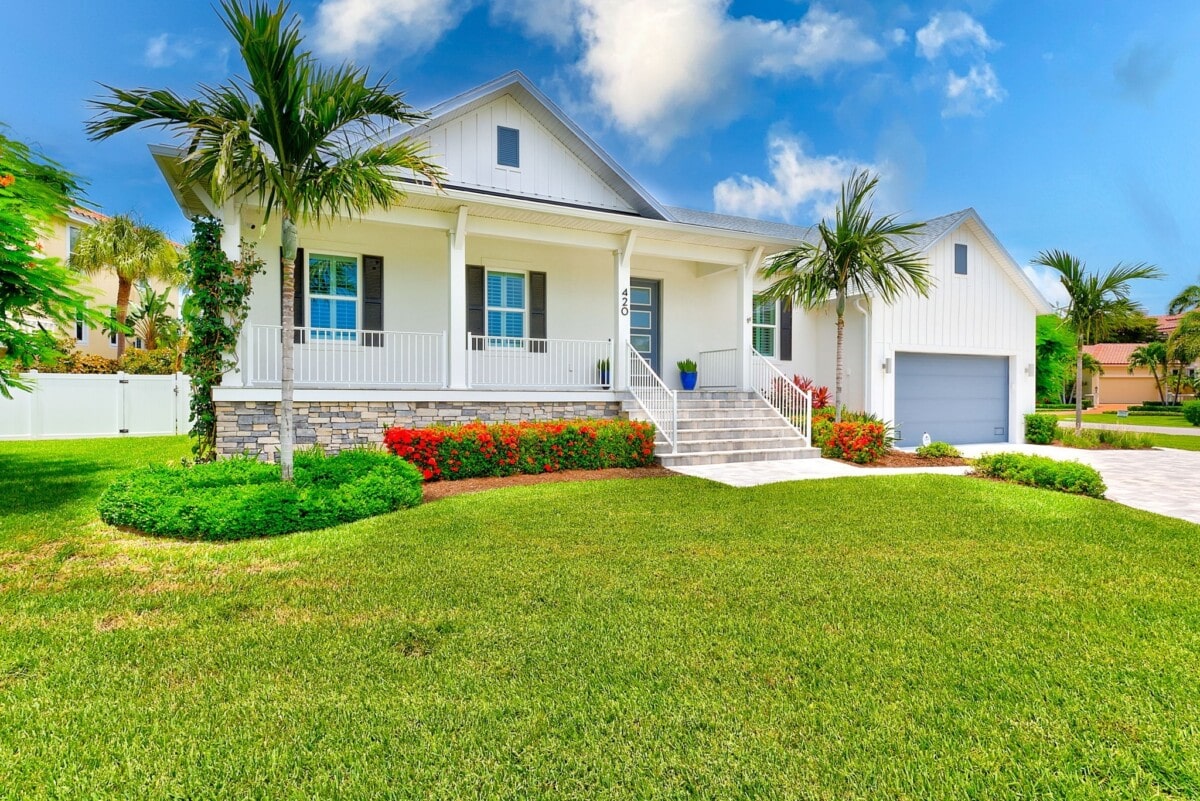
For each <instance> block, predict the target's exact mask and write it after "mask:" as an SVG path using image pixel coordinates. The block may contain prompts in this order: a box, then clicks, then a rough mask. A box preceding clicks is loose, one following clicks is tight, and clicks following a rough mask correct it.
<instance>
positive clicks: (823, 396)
mask: <svg viewBox="0 0 1200 801" xmlns="http://www.w3.org/2000/svg"><path fill="white" fill-rule="evenodd" d="M792 383H793V384H795V385H796V386H797V387H799V388H800V389H801V390H803V391H804V392H811V393H812V407H813V411H817V410H819V409H824V408H825V407H826V406H828V405H829V403H830V397H829V387H823V386H817V384H816V382H815V381H813V380H812V379H811V378H807V377H806V376H802V375H793V376H792Z"/></svg>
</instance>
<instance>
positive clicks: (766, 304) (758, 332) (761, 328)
mask: <svg viewBox="0 0 1200 801" xmlns="http://www.w3.org/2000/svg"><path fill="white" fill-rule="evenodd" d="M778 308H779V304H777V303H776V302H775V301H773V300H763V299H762V298H755V299H754V316H753V321H754V325H753V329H752V336H751V341H752V342H753V343H754V349H755V350H756V351H758V352H759V353H761V354H762V355H763V356H770V357H772V358H773V357H774V356H775V340H776V339H777V338H778V331H779V314H778Z"/></svg>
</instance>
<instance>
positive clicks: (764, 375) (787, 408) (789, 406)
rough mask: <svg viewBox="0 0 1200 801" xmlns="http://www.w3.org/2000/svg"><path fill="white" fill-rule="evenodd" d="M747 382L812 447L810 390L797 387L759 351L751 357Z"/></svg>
mask: <svg viewBox="0 0 1200 801" xmlns="http://www.w3.org/2000/svg"><path fill="white" fill-rule="evenodd" d="M750 384H751V386H752V387H753V389H754V391H755V392H756V393H758V396H759V397H760V398H762V399H763V400H765V401H766V402H767V403H769V404H771V408H773V409H774V410H775V411H777V412H778V413H779V415H780V416H781V417H782V418H783V419H784V420H786V421H788V423H789V424H790V425H791V426H792V428H794V429H796V432H797V433H798V434H799V435H800V436H802V437H804V443H805V444H806V445H808V446H809V447H811V446H812V393H811V392H805V391H804V390H802V389H800V387H798V386H796V385H795V384H794V383H793V382H792V380H791V379H790V378H788V377H787V376H786V375H784V374H783V373H782V372H780V370H779V368H778V367H776V366H775V365H773V364H771V362H769V361H767V359H766V358H764V357H763V355H762V354H761V353H759V352H758V351H754V352H753V353H752V354H751V356H750Z"/></svg>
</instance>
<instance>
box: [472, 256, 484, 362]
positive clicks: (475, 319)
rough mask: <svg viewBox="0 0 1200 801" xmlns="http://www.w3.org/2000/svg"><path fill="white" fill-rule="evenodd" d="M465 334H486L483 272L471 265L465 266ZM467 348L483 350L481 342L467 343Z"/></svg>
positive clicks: (479, 340)
mask: <svg viewBox="0 0 1200 801" xmlns="http://www.w3.org/2000/svg"><path fill="white" fill-rule="evenodd" d="M467 333H468V334H474V335H476V336H483V335H484V334H487V289H486V287H485V286H484V270H483V268H482V267H477V266H475V265H473V264H468V265H467ZM467 347H468V348H472V349H474V350H483V340H482V339H477V340H475V341H474V342H473V343H467Z"/></svg>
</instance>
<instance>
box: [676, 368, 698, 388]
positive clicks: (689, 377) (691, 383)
mask: <svg viewBox="0 0 1200 801" xmlns="http://www.w3.org/2000/svg"><path fill="white" fill-rule="evenodd" d="M698 375H699V373H697V372H695V371H692V372H689V373H685V372H683V371H680V373H679V383H680V384H683V388H684V389H686V390H688V391H689V392H690V391H691V390H693V389H695V388H696V377H697V376H698Z"/></svg>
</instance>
